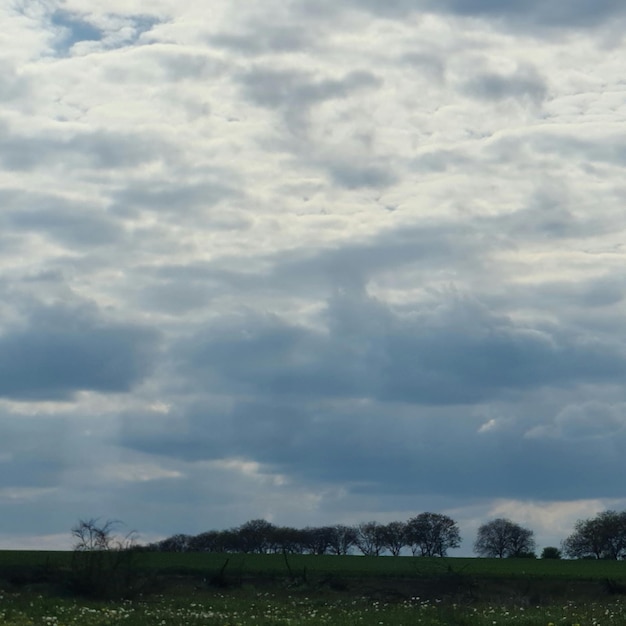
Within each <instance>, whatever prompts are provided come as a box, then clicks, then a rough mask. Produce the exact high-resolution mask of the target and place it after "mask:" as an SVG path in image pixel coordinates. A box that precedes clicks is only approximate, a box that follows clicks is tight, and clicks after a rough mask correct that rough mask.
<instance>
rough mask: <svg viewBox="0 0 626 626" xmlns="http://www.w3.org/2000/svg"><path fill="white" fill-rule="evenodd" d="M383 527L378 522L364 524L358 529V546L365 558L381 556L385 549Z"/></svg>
mask: <svg viewBox="0 0 626 626" xmlns="http://www.w3.org/2000/svg"><path fill="white" fill-rule="evenodd" d="M382 528H383V527H382V526H381V525H380V524H379V523H378V522H363V523H362V524H359V525H358V526H357V527H356V546H357V548H358V549H359V550H360V551H361V552H362V553H363V554H364V555H365V556H379V555H380V552H381V550H382V549H383V547H384V545H383V533H382Z"/></svg>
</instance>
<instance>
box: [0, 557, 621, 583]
mask: <svg viewBox="0 0 626 626" xmlns="http://www.w3.org/2000/svg"><path fill="white" fill-rule="evenodd" d="M136 558H137V561H136V562H137V565H138V566H139V567H140V568H142V569H146V570H150V571H160V572H167V571H170V572H189V573H192V572H198V573H201V574H202V573H205V574H211V573H215V572H217V571H218V570H219V569H220V568H221V567H222V566H223V565H224V563H225V562H226V560H227V559H228V565H227V568H226V571H227V573H228V574H230V575H235V574H237V575H241V576H244V577H245V576H249V575H252V576H267V577H270V578H271V577H278V576H285V575H288V573H289V571H288V568H287V564H288V566H289V568H291V570H292V572H293V573H294V574H298V575H300V574H302V573H303V572H304V571H305V570H306V573H307V575H310V576H316V577H319V576H324V575H337V576H342V577H376V578H384V577H408V578H411V577H428V576H433V575H437V574H444V573H449V572H453V573H462V574H467V575H472V576H478V577H487V578H490V577H494V578H500V577H506V578H550V579H560V580H590V581H591V580H602V579H607V578H610V579H612V580H626V562H624V561H596V560H593V561H591V560H589V561H588V560H581V561H569V560H541V559H477V558H444V559H440V558H431V559H429V558H421V557H388V556H384V557H364V556H327V555H323V556H315V555H289V556H288V557H287V563H286V562H285V557H284V556H283V555H282V554H208V553H197V552H196V553H193V552H188V553H168V552H143V553H137V555H136ZM71 559H72V553H71V552H37V551H11V550H5V551H0V570H2V569H4V568H10V567H38V566H41V567H43V566H46V564H48V565H49V566H61V567H69V565H70V563H71Z"/></svg>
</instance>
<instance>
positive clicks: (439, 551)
mask: <svg viewBox="0 0 626 626" xmlns="http://www.w3.org/2000/svg"><path fill="white" fill-rule="evenodd" d="M406 539H407V544H408V545H410V546H411V551H412V552H413V556H416V555H417V554H418V553H419V554H420V555H421V556H446V554H447V552H448V550H450V549H452V548H458V547H459V546H460V545H461V534H460V532H459V527H458V525H457V523H456V522H455V521H454V520H453V519H452V518H451V517H448V516H447V515H442V514H441V513H420V514H419V515H418V516H417V517H413V518H412V519H410V520H409V521H408V522H407V525H406Z"/></svg>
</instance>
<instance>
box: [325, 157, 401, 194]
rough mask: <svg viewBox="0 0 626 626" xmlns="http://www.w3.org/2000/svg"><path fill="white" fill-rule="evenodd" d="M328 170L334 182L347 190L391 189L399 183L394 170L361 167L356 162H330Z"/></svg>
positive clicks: (373, 166) (378, 166)
mask: <svg viewBox="0 0 626 626" xmlns="http://www.w3.org/2000/svg"><path fill="white" fill-rule="evenodd" d="M326 168H327V170H328V173H329V174H330V177H331V178H332V180H333V182H334V183H336V184H338V185H340V186H342V187H346V188H347V189H360V188H363V187H374V188H383V187H389V186H390V185H392V184H393V183H395V182H396V181H397V176H396V174H395V173H394V171H393V168H391V167H389V166H386V167H385V166H383V165H367V164H365V165H361V166H359V165H358V164H355V163H354V162H347V161H344V162H334V163H333V162H330V163H327V164H326Z"/></svg>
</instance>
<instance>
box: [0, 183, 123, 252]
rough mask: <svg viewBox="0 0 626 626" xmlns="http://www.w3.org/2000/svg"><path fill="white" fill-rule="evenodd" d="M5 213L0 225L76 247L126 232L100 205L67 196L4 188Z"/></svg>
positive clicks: (120, 236) (97, 243)
mask: <svg viewBox="0 0 626 626" xmlns="http://www.w3.org/2000/svg"><path fill="white" fill-rule="evenodd" d="M0 202H1V203H2V205H3V206H4V208H5V212H4V213H3V215H2V216H0V224H2V225H3V227H4V228H6V229H12V230H13V231H14V232H36V233H40V234H43V235H45V236H48V237H51V238H53V239H55V240H57V241H59V242H60V243H62V244H64V245H67V246H71V247H73V248H75V247H78V248H84V247H91V246H100V245H107V244H111V243H115V242H120V241H121V240H122V239H123V238H124V231H123V229H122V228H121V227H120V225H119V224H118V223H117V222H116V221H115V219H114V218H112V217H111V216H108V215H106V214H105V213H104V212H102V211H100V210H99V209H98V208H97V207H93V206H89V205H88V204H85V205H79V204H77V203H75V202H73V201H69V200H67V199H65V198H63V197H55V196H51V195H43V194H36V193H24V192H23V191H17V190H2V191H0Z"/></svg>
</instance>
